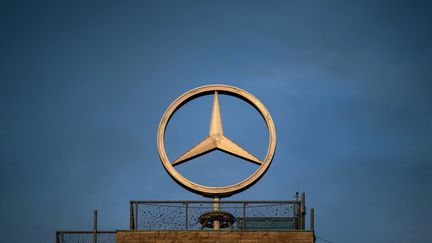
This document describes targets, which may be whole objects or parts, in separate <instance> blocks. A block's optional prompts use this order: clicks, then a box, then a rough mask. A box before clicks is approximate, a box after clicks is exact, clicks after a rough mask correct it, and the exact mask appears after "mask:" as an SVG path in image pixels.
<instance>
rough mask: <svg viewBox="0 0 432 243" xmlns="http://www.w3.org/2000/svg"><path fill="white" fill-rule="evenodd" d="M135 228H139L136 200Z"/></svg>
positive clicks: (136, 203)
mask: <svg viewBox="0 0 432 243" xmlns="http://www.w3.org/2000/svg"><path fill="white" fill-rule="evenodd" d="M134 226H135V229H138V202H135V225H134Z"/></svg>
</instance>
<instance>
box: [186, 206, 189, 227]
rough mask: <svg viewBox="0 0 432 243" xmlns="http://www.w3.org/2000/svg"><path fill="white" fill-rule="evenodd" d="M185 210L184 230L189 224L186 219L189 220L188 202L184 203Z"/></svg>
mask: <svg viewBox="0 0 432 243" xmlns="http://www.w3.org/2000/svg"><path fill="white" fill-rule="evenodd" d="M185 208H186V209H185V210H186V212H185V224H186V227H185V228H186V229H188V228H189V222H188V219H189V203H188V202H186V203H185Z"/></svg>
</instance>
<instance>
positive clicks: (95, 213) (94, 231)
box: [93, 210, 97, 243]
mask: <svg viewBox="0 0 432 243" xmlns="http://www.w3.org/2000/svg"><path fill="white" fill-rule="evenodd" d="M93 243H97V210H94V211H93Z"/></svg>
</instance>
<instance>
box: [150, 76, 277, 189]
mask: <svg viewBox="0 0 432 243" xmlns="http://www.w3.org/2000/svg"><path fill="white" fill-rule="evenodd" d="M210 91H223V92H226V93H229V94H232V95H235V96H239V97H241V98H243V99H245V100H247V101H248V102H249V103H250V104H252V105H253V106H254V107H255V108H256V109H257V110H258V111H259V112H260V113H261V115H262V117H263V118H264V120H265V122H266V125H267V128H268V133H269V143H268V149H267V153H266V155H265V157H264V159H263V160H262V162H261V165H260V167H259V168H258V169H257V170H256V171H255V172H254V173H252V174H251V175H250V176H249V177H247V178H246V179H244V180H242V181H240V182H238V183H236V184H232V185H228V186H221V187H210V186H204V185H200V184H198V183H195V182H192V181H190V180H188V179H186V178H185V177H183V176H182V175H181V174H180V173H179V172H178V171H177V170H176V169H175V168H174V167H173V165H172V164H171V162H170V160H169V159H168V156H167V154H166V151H165V143H164V136H165V129H166V126H167V124H168V121H169V119H170V118H171V116H172V115H173V113H174V112H175V111H176V110H177V109H178V108H179V107H180V106H182V105H184V104H185V103H186V102H187V101H189V100H190V99H193V98H196V96H198V95H200V94H203V93H206V92H210ZM157 147H158V151H159V156H160V159H161V161H162V164H163V166H164V167H165V169H166V170H167V172H168V173H169V174H170V175H171V176H172V177H173V178H174V179H175V180H176V181H177V182H178V183H180V184H181V185H182V186H184V187H186V188H187V189H189V190H192V191H194V192H198V193H200V194H202V195H204V196H212V197H214V196H219V197H223V196H230V195H232V194H234V193H236V192H239V191H241V190H244V189H246V188H247V187H249V186H251V185H252V184H253V183H255V182H256V181H257V180H258V179H259V178H260V177H261V176H262V175H263V174H264V173H265V171H266V170H267V168H268V167H269V165H270V163H271V161H272V159H273V155H274V152H275V149H276V129H275V126H274V123H273V119H272V117H271V115H270V113H269V112H268V111H267V109H266V108H265V106H264V105H263V104H262V103H261V102H260V101H259V100H258V99H257V98H256V97H255V96H253V95H252V94H250V93H248V92H246V91H244V90H242V89H240V88H237V87H234V86H229V85H221V84H211V85H205V86H201V87H198V88H195V89H192V90H189V91H187V92H186V93H184V94H182V95H181V96H180V97H178V98H177V99H176V100H174V102H173V103H171V105H170V106H169V107H168V108H167V110H166V111H165V113H164V114H163V116H162V119H161V121H160V123H159V128H158V132H157Z"/></svg>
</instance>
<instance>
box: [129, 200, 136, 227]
mask: <svg viewBox="0 0 432 243" xmlns="http://www.w3.org/2000/svg"><path fill="white" fill-rule="evenodd" d="M134 224H135V221H134V212H133V202H129V229H130V230H134V229H135V225H134Z"/></svg>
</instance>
